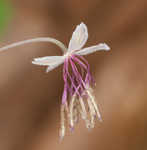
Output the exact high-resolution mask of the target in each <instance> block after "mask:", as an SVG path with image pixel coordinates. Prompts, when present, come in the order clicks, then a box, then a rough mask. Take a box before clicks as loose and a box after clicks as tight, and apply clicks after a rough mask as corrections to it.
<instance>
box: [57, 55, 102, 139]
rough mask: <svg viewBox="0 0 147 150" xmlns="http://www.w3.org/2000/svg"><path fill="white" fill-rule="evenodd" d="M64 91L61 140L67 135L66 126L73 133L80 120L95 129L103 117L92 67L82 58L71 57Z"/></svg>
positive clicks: (67, 59) (65, 69)
mask: <svg viewBox="0 0 147 150" xmlns="http://www.w3.org/2000/svg"><path fill="white" fill-rule="evenodd" d="M63 79H64V91H63V96H62V104H61V122H60V133H59V134H60V138H63V137H64V135H65V129H66V124H68V126H69V128H70V130H71V131H73V130H74V126H75V124H77V123H78V122H79V120H80V119H83V120H84V121H85V124H86V127H87V128H94V125H95V121H96V118H98V119H99V120H100V121H101V115H100V112H99V109H98V106H97V104H96V102H95V96H94V94H93V89H92V86H94V85H95V81H94V79H93V77H92V75H91V73H90V66H89V64H88V62H87V61H86V60H85V59H84V57H82V56H78V55H71V56H70V57H68V58H66V59H65V62H64V67H63Z"/></svg>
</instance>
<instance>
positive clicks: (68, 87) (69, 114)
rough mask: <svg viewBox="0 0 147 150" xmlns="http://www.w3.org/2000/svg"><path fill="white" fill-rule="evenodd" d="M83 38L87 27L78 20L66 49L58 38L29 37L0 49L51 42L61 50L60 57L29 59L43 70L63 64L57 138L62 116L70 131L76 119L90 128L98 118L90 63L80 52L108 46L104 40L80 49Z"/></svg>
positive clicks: (62, 133) (61, 126) (88, 52)
mask: <svg viewBox="0 0 147 150" xmlns="http://www.w3.org/2000/svg"><path fill="white" fill-rule="evenodd" d="M87 39H88V30H87V27H86V25H85V24H84V23H81V24H80V25H78V26H77V27H76V29H75V31H74V32H73V35H72V38H71V40H70V42H69V46H68V48H66V47H65V46H64V44H63V43H61V42H60V41H58V40H56V39H53V38H50V37H41V38H35V39H29V40H25V41H20V42H17V43H13V44H10V45H8V46H5V47H2V48H0V52H1V51H5V50H7V49H10V48H13V47H16V46H21V45H23V44H28V43H34V42H51V43H54V44H56V45H57V46H59V47H60V48H61V50H63V55H62V56H46V57H41V58H35V59H34V60H33V61H32V63H33V64H35V65H43V66H48V67H47V70H46V71H47V72H49V71H51V70H53V69H54V68H56V67H58V66H59V65H61V64H63V63H64V66H63V80H64V90H63V95H62V103H61V122H60V138H63V137H64V135H65V129H66V119H67V120H68V122H69V126H70V129H71V130H73V128H74V126H75V124H76V123H77V122H78V120H79V119H80V118H82V119H83V120H85V123H86V127H87V128H94V125H95V119H96V116H97V118H98V119H99V120H100V121H101V120H102V118H101V115H100V112H99V109H98V106H97V104H96V102H95V96H94V93H93V90H92V87H93V85H95V81H94V78H93V76H92V74H91V72H90V65H89V64H88V62H87V61H86V60H85V58H84V57H83V56H82V55H88V54H91V53H94V52H96V51H99V50H106V51H108V50H110V48H109V46H108V45H107V44H105V43H101V44H98V45H94V46H91V47H87V48H83V46H84V45H85V43H86V42H87Z"/></svg>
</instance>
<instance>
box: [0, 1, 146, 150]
mask: <svg viewBox="0 0 147 150" xmlns="http://www.w3.org/2000/svg"><path fill="white" fill-rule="evenodd" d="M146 18H147V2H146V0H141V1H139V0H129V1H128V0H60V1H59V0H0V47H2V46H5V45H7V44H10V43H12V42H16V41H20V40H25V39H29V38H34V37H42V36H50V37H54V38H56V39H58V40H60V41H62V42H64V43H65V44H68V41H69V40H70V37H71V34H72V32H73V30H74V28H75V26H76V25H77V24H79V23H80V22H82V21H83V22H84V23H86V24H87V26H88V29H89V40H88V43H87V46H90V45H94V44H97V43H100V42H106V43H107V44H108V45H109V46H110V47H111V51H110V52H107V53H106V52H97V53H95V54H91V55H89V56H86V59H88V61H89V63H90V65H91V69H92V72H93V75H94V77H95V78H96V84H97V86H96V89H95V95H96V98H97V103H98V104H99V105H100V109H101V112H102V116H103V122H102V123H99V122H97V124H96V127H95V128H94V129H93V130H91V131H88V130H87V129H86V128H85V125H84V123H83V122H82V121H81V122H80V124H79V125H77V127H76V129H75V131H74V133H73V134H71V133H70V132H67V134H66V136H65V138H64V140H63V141H62V142H59V137H58V129H59V119H60V115H59V112H60V103H61V96H62V90H63V81H62V67H59V68H57V69H55V70H54V71H52V72H50V73H48V74H46V73H45V68H44V67H40V66H34V65H32V64H31V60H32V59H33V58H35V57H41V56H49V55H60V54H61V51H60V49H59V48H58V47H56V46H54V45H52V44H48V43H35V44H28V45H25V46H21V47H17V48H13V49H10V50H9V51H5V52H2V53H0V149H1V150H34V149H35V150H59V149H60V150H69V149H70V150H90V149H92V150H107V149H109V150H146V149H147V142H146V141H147V67H146V66H147V19H146Z"/></svg>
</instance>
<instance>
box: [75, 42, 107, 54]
mask: <svg viewBox="0 0 147 150" xmlns="http://www.w3.org/2000/svg"><path fill="white" fill-rule="evenodd" d="M101 50H105V51H109V50H110V47H109V46H108V45H107V44H105V43H100V44H98V45H95V46H91V47H87V48H84V49H82V50H80V51H75V52H74V53H75V54H77V55H88V54H91V53H94V52H96V51H101Z"/></svg>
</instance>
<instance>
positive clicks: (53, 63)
mask: <svg viewBox="0 0 147 150" xmlns="http://www.w3.org/2000/svg"><path fill="white" fill-rule="evenodd" d="M63 62H64V57H63V56H47V57H40V58H35V59H34V61H32V64H35V65H41V66H48V68H47V70H46V72H49V71H51V70H53V69H54V68H56V67H58V66H59V65H61V64H62V63H63Z"/></svg>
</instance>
